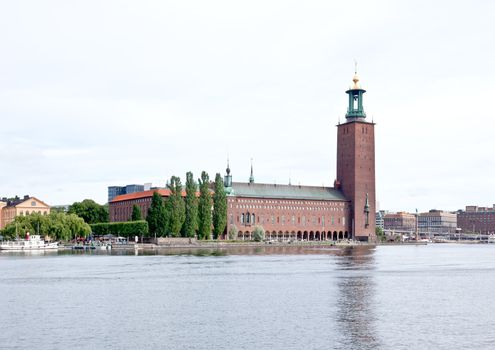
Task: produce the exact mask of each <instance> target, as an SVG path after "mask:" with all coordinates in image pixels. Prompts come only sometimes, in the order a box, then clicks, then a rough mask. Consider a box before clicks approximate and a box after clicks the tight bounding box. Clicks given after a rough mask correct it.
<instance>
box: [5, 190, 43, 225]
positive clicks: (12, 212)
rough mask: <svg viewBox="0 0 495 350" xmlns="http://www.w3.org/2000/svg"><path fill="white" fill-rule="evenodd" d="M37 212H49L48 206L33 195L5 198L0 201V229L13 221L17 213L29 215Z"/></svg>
mask: <svg viewBox="0 0 495 350" xmlns="http://www.w3.org/2000/svg"><path fill="white" fill-rule="evenodd" d="M33 213H38V214H42V215H48V214H50V206H49V205H48V204H46V203H45V202H42V201H40V200H39V199H37V198H35V197H30V196H24V197H23V198H19V197H16V198H13V199H7V198H3V199H2V200H1V201H0V229H3V228H4V227H5V226H7V225H8V224H10V223H11V222H12V221H14V219H15V217H16V216H18V215H29V214H33Z"/></svg>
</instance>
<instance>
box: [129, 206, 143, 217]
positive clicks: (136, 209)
mask: <svg viewBox="0 0 495 350" xmlns="http://www.w3.org/2000/svg"><path fill="white" fill-rule="evenodd" d="M142 219H143V218H142V216H141V208H139V205H137V204H134V205H133V206H132V214H131V221H139V220H142Z"/></svg>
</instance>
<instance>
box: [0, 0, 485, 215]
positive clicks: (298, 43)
mask: <svg viewBox="0 0 495 350" xmlns="http://www.w3.org/2000/svg"><path fill="white" fill-rule="evenodd" d="M493 13H495V2H493V1H479V0H478V1H476V0H474V1H455V0H453V1H442V0H440V1H422V0H419V1H418V0H415V1H359V0H356V1H328V0H324V1H310V0H307V1H290V0H284V1H269V0H264V1H257V0H252V1H242V2H241V1H232V0H229V1H215V0H210V1H187V0H182V1H166V0H162V1H146V0H140V1H122V0H119V1H104V0H98V1H91V0H86V1H50V0H47V1H22V0H20V1H6V2H3V3H2V4H1V5H0V33H1V34H0V197H4V196H7V197H10V196H14V195H19V196H22V195H25V194H29V195H32V196H35V197H37V198H39V199H41V200H43V201H45V202H47V203H49V204H50V205H60V204H70V203H72V202H74V201H81V200H83V199H85V198H91V199H94V200H96V201H97V202H99V203H105V202H106V200H107V187H108V186H111V185H126V184H132V183H138V184H143V183H145V182H151V183H153V185H154V186H164V185H165V182H166V180H167V179H169V178H170V177H171V176H172V175H178V176H180V177H181V178H182V179H183V182H184V181H185V173H186V172H187V171H192V172H193V173H194V175H195V176H196V177H199V176H200V173H201V171H202V170H205V171H207V172H208V173H209V174H210V178H214V176H215V173H217V172H219V173H221V174H222V175H223V174H224V173H225V168H226V162H227V157H228V158H229V159H230V167H231V169H232V175H233V180H234V181H247V180H248V178H249V171H250V162H251V159H253V167H254V176H255V180H256V182H262V183H278V184H287V183H288V182H289V180H290V181H291V183H292V184H299V183H300V184H302V185H322V184H323V185H326V186H332V185H333V181H334V180H335V176H336V151H337V149H336V138H337V129H336V127H335V125H336V124H338V122H339V120H340V121H344V120H345V113H346V107H347V95H346V94H345V91H346V90H347V88H348V87H349V86H350V85H351V80H352V76H353V75H354V61H357V69H358V73H359V75H360V77H361V84H362V86H363V88H365V89H366V90H367V92H366V94H365V95H364V108H365V111H366V113H367V116H368V118H367V119H368V120H370V121H371V119H372V120H374V122H376V123H377V124H376V129H375V130H376V131H375V132H376V186H377V201H378V205H379V208H380V209H383V210H391V211H400V210H405V211H414V210H415V209H416V208H418V210H420V211H427V210H429V209H434V208H436V209H444V210H457V209H461V208H464V207H465V206H466V205H480V206H492V205H493V204H494V203H495V161H494V157H493V154H494V152H493V151H494V148H495V147H494V146H495V141H494V130H495V110H494V109H495V106H494V104H495V103H494V102H493V101H494V96H493V95H494V92H495V89H494V87H493V86H494V81H495V79H494V78H495V68H494V65H495V63H494V62H495V41H494V34H495V21H493Z"/></svg>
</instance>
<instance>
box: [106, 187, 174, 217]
mask: <svg viewBox="0 0 495 350" xmlns="http://www.w3.org/2000/svg"><path fill="white" fill-rule="evenodd" d="M154 192H158V194H160V196H162V198H164V199H165V198H167V197H169V196H170V190H168V189H157V190H149V191H141V192H135V193H129V194H123V195H120V196H117V197H115V198H114V199H112V201H110V202H109V203H108V214H109V219H110V222H122V221H129V220H130V219H131V215H132V207H133V206H134V205H137V206H138V207H139V209H140V210H141V217H142V218H143V219H146V216H147V215H148V209H149V208H150V206H151V199H152V197H153V193H154Z"/></svg>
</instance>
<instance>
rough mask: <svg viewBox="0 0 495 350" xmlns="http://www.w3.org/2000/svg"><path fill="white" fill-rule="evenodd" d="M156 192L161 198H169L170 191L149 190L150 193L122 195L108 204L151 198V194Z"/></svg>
mask: <svg viewBox="0 0 495 350" xmlns="http://www.w3.org/2000/svg"><path fill="white" fill-rule="evenodd" d="M154 192H158V194H160V195H161V196H162V197H168V196H170V190H167V189H164V190H150V191H142V192H134V193H128V194H122V195H120V196H117V197H115V198H114V199H112V200H111V201H110V203H114V202H122V201H129V200H133V199H138V198H147V197H153V193H154Z"/></svg>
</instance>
